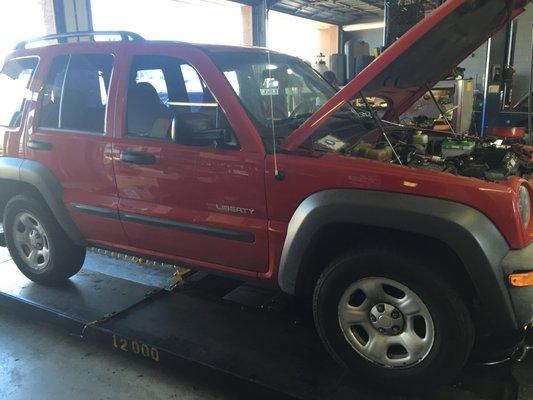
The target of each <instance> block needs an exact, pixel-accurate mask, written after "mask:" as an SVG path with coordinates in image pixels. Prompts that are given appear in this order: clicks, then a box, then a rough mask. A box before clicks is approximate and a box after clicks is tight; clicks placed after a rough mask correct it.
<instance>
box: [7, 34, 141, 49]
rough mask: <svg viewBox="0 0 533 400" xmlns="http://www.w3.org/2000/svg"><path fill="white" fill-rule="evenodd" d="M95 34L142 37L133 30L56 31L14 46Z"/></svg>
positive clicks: (128, 39) (21, 46) (19, 47)
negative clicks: (56, 32)
mask: <svg viewBox="0 0 533 400" xmlns="http://www.w3.org/2000/svg"><path fill="white" fill-rule="evenodd" d="M95 36H120V40H122V41H124V42H129V41H132V42H140V41H143V40H144V38H143V37H142V36H141V35H139V34H137V33H134V32H129V31H82V32H67V33H58V34H53V35H46V36H41V37H36V38H33V39H28V40H24V41H22V42H20V43H18V44H17V45H16V46H15V50H22V49H25V48H26V46H27V45H28V44H29V43H35V42H44V41H48V40H58V41H59V40H61V39H68V38H80V37H91V38H93V37H95Z"/></svg>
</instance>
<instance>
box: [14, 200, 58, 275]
mask: <svg viewBox="0 0 533 400" xmlns="http://www.w3.org/2000/svg"><path fill="white" fill-rule="evenodd" d="M13 241H14V244H15V247H16V249H17V252H18V254H19V256H20V257H21V258H22V259H23V260H24V262H25V263H26V265H27V266H28V267H29V268H30V269H32V270H34V271H36V272H41V271H43V270H44V269H45V268H46V267H47V266H48V264H49V262H50V242H49V240H48V234H47V233H46V230H45V229H44V226H43V224H42V223H41V222H40V221H39V220H38V219H37V218H36V217H35V216H34V215H32V214H31V213H29V212H28V211H24V212H21V213H19V214H17V216H16V217H15V220H14V222H13Z"/></svg>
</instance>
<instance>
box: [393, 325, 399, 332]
mask: <svg viewBox="0 0 533 400" xmlns="http://www.w3.org/2000/svg"><path fill="white" fill-rule="evenodd" d="M392 331H393V332H394V333H398V332H400V327H399V326H396V325H394V326H393V327H392Z"/></svg>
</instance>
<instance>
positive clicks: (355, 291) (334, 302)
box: [313, 247, 474, 389]
mask: <svg viewBox="0 0 533 400" xmlns="http://www.w3.org/2000/svg"><path fill="white" fill-rule="evenodd" d="M313 306H314V317H315V324H316V327H317V330H318V332H319V334H320V337H321V338H322V340H323V342H324V344H325V346H326V348H327V349H328V351H329V352H330V353H331V354H332V356H333V357H334V358H335V359H336V360H337V361H338V362H339V363H341V364H342V365H344V366H346V367H347V368H348V369H349V370H350V371H352V372H354V373H355V374H356V376H364V377H365V378H366V380H368V381H370V382H373V383H375V384H377V385H383V383H388V384H389V383H390V384H394V385H395V387H397V388H404V389H416V388H417V387H418V388H421V386H423V385H424V384H425V383H426V384H429V383H430V384H433V385H434V384H438V383H443V382H446V381H449V380H451V379H452V378H453V377H454V376H455V375H456V374H457V373H458V372H459V371H460V370H461V369H462V367H463V366H464V364H465V363H466V361H467V359H468V356H469V354H470V351H471V348H472V344H473V340H474V328H473V324H472V320H471V317H470V314H469V312H468V309H467V307H466V305H465V303H464V301H463V300H462V299H461V297H460V296H459V295H458V293H457V292H456V291H455V290H453V289H452V287H451V286H450V285H449V284H448V283H447V282H446V281H445V279H444V278H442V277H441V276H439V275H438V274H436V273H434V272H433V271H431V270H430V269H429V268H428V266H427V265H424V263H423V262H421V261H419V260H418V259H417V258H416V257H412V256H410V255H409V254H406V253H404V252H401V251H400V252H398V251H396V250H394V249H392V248H377V247H376V248H361V249H359V250H356V251H352V252H349V253H347V254H344V255H342V256H341V257H339V258H337V259H336V260H334V261H333V262H332V263H331V264H330V265H329V267H328V268H326V270H325V271H324V272H323V274H322V275H321V277H320V279H319V281H318V283H317V285H316V288H315V293H314V304H313Z"/></svg>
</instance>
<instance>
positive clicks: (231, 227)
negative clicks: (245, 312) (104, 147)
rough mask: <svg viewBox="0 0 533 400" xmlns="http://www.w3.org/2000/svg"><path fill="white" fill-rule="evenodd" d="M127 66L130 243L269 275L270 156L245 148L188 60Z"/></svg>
mask: <svg viewBox="0 0 533 400" xmlns="http://www.w3.org/2000/svg"><path fill="white" fill-rule="evenodd" d="M128 65H129V67H130V74H129V79H128V81H127V82H125V84H124V87H123V89H122V90H124V92H126V93H127V96H126V101H125V102H124V104H123V106H122V107H123V112H122V115H123V118H121V119H120V120H118V121H117V134H118V137H117V138H116V140H115V142H114V149H113V151H114V154H115V157H114V160H115V161H114V166H115V174H116V179H117V187H118V191H119V198H120V201H119V208H120V217H121V220H122V223H123V226H124V229H125V231H126V234H127V235H128V237H129V239H130V241H131V243H132V244H133V245H134V246H135V247H136V248H137V249H138V250H140V251H141V252H143V253H145V254H148V255H153V256H156V257H163V258H168V259H170V260H173V261H176V262H179V261H181V262H183V263H185V264H192V265H195V266H203V267H207V268H213V269H219V270H225V271H229V272H238V271H241V273H245V274H246V272H245V271H248V273H249V274H250V275H253V274H255V273H256V272H263V271H266V270H267V264H268V244H267V216H266V204H265V187H264V154H261V153H259V152H252V151H248V149H247V148H245V146H243V145H242V143H241V142H240V141H239V132H237V131H236V130H235V129H234V127H233V126H234V125H233V124H231V123H230V121H229V120H228V118H227V117H226V114H225V112H224V110H223V108H222V107H221V105H220V104H219V103H218V102H217V100H216V93H213V92H212V91H211V90H210V89H209V87H208V85H209V80H207V79H206V81H207V83H206V81H204V79H202V77H201V76H200V72H198V71H197V69H196V68H194V67H193V66H192V64H191V63H188V62H187V61H186V57H183V55H181V54H179V55H176V56H175V57H169V56H167V55H158V54H157V53H155V54H146V53H145V54H143V55H131V56H130V58H129V61H128ZM221 77H223V76H222V75H221ZM119 110H120V106H119ZM221 138H222V139H221ZM243 270H245V271H243Z"/></svg>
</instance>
